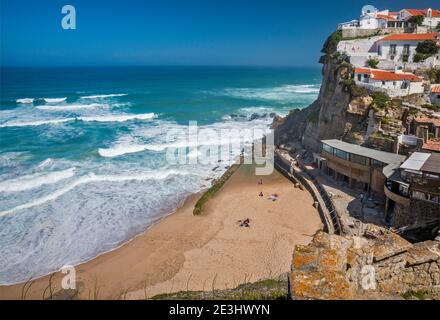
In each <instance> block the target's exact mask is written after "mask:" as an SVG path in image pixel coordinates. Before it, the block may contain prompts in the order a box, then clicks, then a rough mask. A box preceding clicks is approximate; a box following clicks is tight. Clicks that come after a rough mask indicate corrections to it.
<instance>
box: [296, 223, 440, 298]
mask: <svg viewBox="0 0 440 320" xmlns="http://www.w3.org/2000/svg"><path fill="white" fill-rule="evenodd" d="M411 292H419V293H423V294H426V295H427V296H428V297H431V298H439V297H440V243H439V242H436V241H426V242H422V243H418V244H414V245H413V244H411V243H409V242H408V241H406V240H405V239H403V238H401V237H399V236H398V235H396V234H394V233H392V232H390V231H387V230H385V229H381V228H378V227H373V226H370V228H368V229H367V231H366V232H365V234H363V235H362V236H338V235H329V234H327V233H324V232H322V231H320V232H318V233H317V234H316V235H315V236H314V239H313V241H312V242H311V243H310V244H309V245H308V246H296V248H295V251H294V253H293V259H292V272H291V276H290V294H291V297H292V298H293V299H320V300H321V299H325V300H326V299H331V300H334V299H339V300H342V299H363V298H369V299H371V298H373V299H374V298H378V299H379V298H380V299H383V298H384V297H388V298H401V297H402V296H405V295H407V294H408V293H411Z"/></svg>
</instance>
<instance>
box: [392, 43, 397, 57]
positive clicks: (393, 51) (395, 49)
mask: <svg viewBox="0 0 440 320" xmlns="http://www.w3.org/2000/svg"><path fill="white" fill-rule="evenodd" d="M396 53H397V45H395V44H392V45H390V54H393V55H394V54H396Z"/></svg>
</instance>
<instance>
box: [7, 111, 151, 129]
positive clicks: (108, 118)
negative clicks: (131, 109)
mask: <svg viewBox="0 0 440 320" xmlns="http://www.w3.org/2000/svg"><path fill="white" fill-rule="evenodd" d="M155 117H156V114H154V113H144V114H131V115H102V116H80V117H75V118H73V117H71V118H61V119H45V120H35V121H23V122H19V121H10V122H6V123H3V124H0V128H7V127H28V126H29V127H31V126H34V127H35V126H42V125H51V124H60V123H66V122H71V121H84V122H126V121H131V120H151V119H154V118H155Z"/></svg>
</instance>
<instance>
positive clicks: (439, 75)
mask: <svg viewBox="0 0 440 320" xmlns="http://www.w3.org/2000/svg"><path fill="white" fill-rule="evenodd" d="M428 77H429V80H430V81H431V83H440V69H435V68H432V69H431V70H429V71H428Z"/></svg>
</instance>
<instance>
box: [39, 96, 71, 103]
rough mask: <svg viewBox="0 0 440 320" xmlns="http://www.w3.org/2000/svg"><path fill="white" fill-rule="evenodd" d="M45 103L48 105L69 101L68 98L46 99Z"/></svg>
mask: <svg viewBox="0 0 440 320" xmlns="http://www.w3.org/2000/svg"><path fill="white" fill-rule="evenodd" d="M43 100H44V101H46V102H47V103H61V102H64V101H66V100H67V97H65V98H44V99H43Z"/></svg>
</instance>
